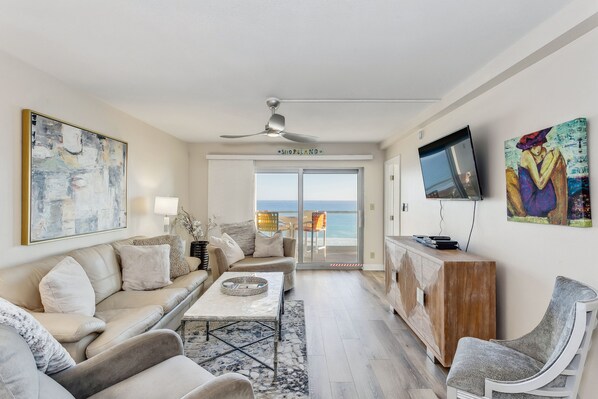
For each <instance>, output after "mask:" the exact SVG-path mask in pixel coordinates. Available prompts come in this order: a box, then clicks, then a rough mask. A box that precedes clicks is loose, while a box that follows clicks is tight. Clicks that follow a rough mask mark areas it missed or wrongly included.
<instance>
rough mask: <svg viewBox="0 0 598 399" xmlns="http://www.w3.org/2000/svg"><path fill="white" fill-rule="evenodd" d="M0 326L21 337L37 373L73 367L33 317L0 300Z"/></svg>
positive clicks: (54, 341) (51, 337)
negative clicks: (29, 350)
mask: <svg viewBox="0 0 598 399" xmlns="http://www.w3.org/2000/svg"><path fill="white" fill-rule="evenodd" d="M0 324H2V325H5V326H8V327H12V328H14V329H15V330H16V331H17V333H19V335H20V336H21V337H23V339H24V340H25V342H27V345H29V349H31V353H32V354H33V358H34V359H35V364H36V366H37V369H38V370H39V371H41V372H43V373H46V374H54V373H58V372H59V371H62V370H66V369H68V368H70V367H73V366H74V365H75V361H74V360H73V358H72V357H71V355H69V353H68V352H67V351H66V349H64V347H63V346H62V345H60V343H59V342H58V341H56V339H55V338H54V337H53V336H52V334H50V333H49V332H48V330H46V329H45V328H44V327H43V326H42V325H41V324H40V323H39V322H38V321H37V320H35V318H34V317H33V316H31V315H30V314H29V313H27V312H26V311H24V310H23V309H21V308H19V307H18V306H16V305H13V304H12V303H10V302H8V301H7V300H5V299H2V298H0Z"/></svg>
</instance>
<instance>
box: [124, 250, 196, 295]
mask: <svg viewBox="0 0 598 399" xmlns="http://www.w3.org/2000/svg"><path fill="white" fill-rule="evenodd" d="M169 256H170V245H167V244H164V245H141V246H137V245H125V246H123V247H121V249H120V258H121V261H122V268H123V290H125V291H145V290H153V289H156V288H162V287H165V286H167V285H169V284H172V282H171V281H170V259H169ZM187 270H189V269H187Z"/></svg>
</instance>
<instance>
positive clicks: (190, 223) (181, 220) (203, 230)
mask: <svg viewBox="0 0 598 399" xmlns="http://www.w3.org/2000/svg"><path fill="white" fill-rule="evenodd" d="M214 219H215V218H213V217H212V218H209V219H208V223H207V225H206V226H205V227H204V225H203V223H202V222H201V221H200V220H199V219H197V218H196V217H195V216H193V215H192V214H191V213H190V212H188V211H186V210H185V209H184V208H182V207H181V210H180V211H179V213H178V215H177V216H176V218H175V219H174V224H175V225H178V226H180V227H182V228H183V229H184V230H185V231H186V232H187V233H188V234H189V235H190V236H191V237H192V238H193V241H191V251H190V255H191V256H194V257H196V258H199V259H201V264H200V266H199V268H200V269H203V270H206V269H207V268H208V262H209V258H208V249H207V246H208V234H209V233H210V230H212V229H213V228H214V227H216V226H218V224H217V223H216V221H215V220H214Z"/></svg>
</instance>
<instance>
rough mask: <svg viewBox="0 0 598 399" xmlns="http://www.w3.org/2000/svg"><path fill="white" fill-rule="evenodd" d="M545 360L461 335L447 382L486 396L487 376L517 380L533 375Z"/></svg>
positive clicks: (503, 379) (500, 379) (499, 379)
mask: <svg viewBox="0 0 598 399" xmlns="http://www.w3.org/2000/svg"><path fill="white" fill-rule="evenodd" d="M541 368H542V363H540V362H539V361H537V360H536V359H533V358H531V357H529V356H527V355H524V354H523V353H521V352H517V351H515V350H513V349H510V348H507V347H506V346H503V345H499V344H496V343H494V342H488V341H482V340H480V339H477V338H469V337H468V338H461V339H460V340H459V344H458V346H457V353H456V355H455V358H454V360H453V364H452V366H451V369H450V372H449V374H448V377H447V381H446V383H447V385H448V386H451V387H454V388H458V389H461V390H464V391H466V392H470V393H473V394H475V395H478V396H484V386H485V381H484V380H485V379H486V378H489V379H492V380H496V381H517V380H522V379H525V378H528V377H531V376H533V375H534V374H536V373H537V372H538V371H540V369H541Z"/></svg>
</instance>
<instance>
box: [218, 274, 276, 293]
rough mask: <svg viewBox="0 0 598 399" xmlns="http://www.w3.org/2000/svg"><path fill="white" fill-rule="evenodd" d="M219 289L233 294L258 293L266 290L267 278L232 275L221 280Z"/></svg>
mask: <svg viewBox="0 0 598 399" xmlns="http://www.w3.org/2000/svg"><path fill="white" fill-rule="evenodd" d="M220 291H222V293H223V294H226V295H233V296H250V295H258V294H262V293H264V292H266V291H268V280H266V279H265V278H261V277H256V276H241V277H232V278H228V279H226V280H224V281H223V282H222V285H221V286H220Z"/></svg>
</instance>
